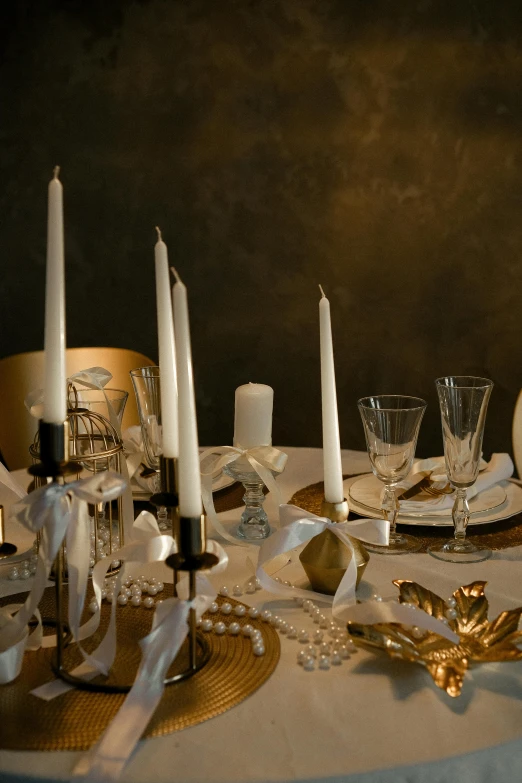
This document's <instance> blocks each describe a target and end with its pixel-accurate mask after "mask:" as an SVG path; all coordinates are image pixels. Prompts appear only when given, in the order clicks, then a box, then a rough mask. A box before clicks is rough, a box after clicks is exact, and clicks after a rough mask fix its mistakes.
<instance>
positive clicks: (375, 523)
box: [256, 504, 390, 617]
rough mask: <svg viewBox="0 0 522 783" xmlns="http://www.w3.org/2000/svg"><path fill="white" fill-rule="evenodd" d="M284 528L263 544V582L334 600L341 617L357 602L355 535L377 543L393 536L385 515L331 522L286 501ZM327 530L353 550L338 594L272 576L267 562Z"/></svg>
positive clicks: (273, 587)
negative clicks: (319, 590) (326, 592)
mask: <svg viewBox="0 0 522 783" xmlns="http://www.w3.org/2000/svg"><path fill="white" fill-rule="evenodd" d="M279 513H280V519H281V525H282V527H281V529H280V530H278V531H276V532H275V533H274V534H273V535H271V536H270V538H267V539H265V540H264V541H263V543H262V544H261V547H260V549H259V557H258V561H257V572H256V575H257V578H258V579H259V581H260V583H261V585H262V586H263V587H264V588H265V590H268V591H269V592H271V593H279V594H283V595H287V596H288V597H292V598H293V597H294V596H302V597H303V598H312V599H313V598H315V599H317V600H320V601H326V602H327V603H332V613H333V614H334V616H336V617H341V615H342V614H343V612H344V610H345V609H347V608H348V607H350V606H352V605H353V604H355V585H356V582H357V566H356V564H355V553H354V548H353V545H352V542H351V541H350V538H349V536H352V538H358V539H360V540H361V541H363V542H364V541H368V542H369V543H373V544H380V545H383V546H385V545H386V544H387V543H388V540H389V532H390V525H389V522H388V521H387V520H385V519H358V520H354V521H352V522H340V523H339V522H330V520H329V519H327V518H326V517H319V516H317V515H316V514H312V513H310V512H309V511H305V510H304V509H302V508H299V507H298V506H293V505H288V504H284V505H281V506H280V507H279ZM323 530H331V532H332V533H333V534H334V535H335V536H337V538H338V539H339V540H340V541H341V542H342V543H343V544H345V545H346V546H347V547H348V549H349V550H350V551H351V553H352V557H351V558H350V562H349V564H348V568H347V569H346V571H345V573H344V576H343V578H342V579H341V583H340V584H339V587H338V588H337V592H336V593H335V595H334V596H333V598H332V596H331V595H325V594H323V593H316V592H314V591H313V590H301V589H298V588H294V587H287V586H285V585H282V584H281V583H280V582H276V581H275V579H272V578H271V577H270V576H268V574H267V573H266V570H265V564H266V563H268V562H269V561H270V560H272V559H273V558H274V557H277V556H278V555H281V554H283V552H289V551H290V550H292V549H295V548H296V547H298V546H300V545H301V544H304V543H306V542H307V541H310V540H311V539H312V538H315V536H318V535H319V533H322V532H323Z"/></svg>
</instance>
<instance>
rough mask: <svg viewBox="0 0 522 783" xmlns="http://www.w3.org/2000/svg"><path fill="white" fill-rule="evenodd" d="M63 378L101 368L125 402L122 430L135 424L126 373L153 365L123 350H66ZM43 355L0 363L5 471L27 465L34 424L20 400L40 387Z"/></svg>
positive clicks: (1, 444) (1, 442) (0, 438)
mask: <svg viewBox="0 0 522 783" xmlns="http://www.w3.org/2000/svg"><path fill="white" fill-rule="evenodd" d="M66 360H67V375H68V376H69V375H72V374H73V373H76V372H79V371H80V370H86V369H87V368H88V367H105V369H107V370H109V372H111V373H112V376H113V377H112V380H111V381H110V382H109V384H108V387H110V388H111V389H124V390H125V391H127V392H128V393H129V399H128V401H127V405H126V408H125V413H124V415H123V424H122V429H124V430H125V429H126V428H127V427H130V426H131V425H132V424H139V423H140V420H139V416H138V411H137V408H136V400H135V397H134V389H133V388H132V381H131V378H130V375H129V373H130V371H131V370H133V369H135V368H136V367H147V366H153V365H154V364H155V362H153V361H152V360H151V359H149V358H148V357H147V356H144V354H142V353H138V352H137V351H130V350H128V349H127V348H68V349H67V354H66ZM43 378H44V352H43V351H32V352H30V353H19V354H16V355H15V356H7V357H6V358H5V359H0V451H1V452H2V456H3V458H4V460H5V462H6V464H7V467H8V468H9V470H17V469H18V468H25V467H27V466H28V465H30V464H31V458H30V456H29V446H30V445H31V443H32V442H33V439H34V436H35V433H36V429H37V423H36V420H35V419H34V418H33V416H31V415H30V413H29V412H28V411H27V409H26V407H25V405H24V399H25V397H26V396H27V394H28V393H29V392H30V391H32V390H33V389H40V388H42V386H43Z"/></svg>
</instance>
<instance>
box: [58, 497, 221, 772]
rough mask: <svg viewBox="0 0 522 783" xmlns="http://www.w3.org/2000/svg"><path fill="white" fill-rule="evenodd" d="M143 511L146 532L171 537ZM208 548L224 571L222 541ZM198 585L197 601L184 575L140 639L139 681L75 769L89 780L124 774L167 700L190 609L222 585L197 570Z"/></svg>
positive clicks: (199, 610) (203, 604)
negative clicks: (163, 700) (175, 595)
mask: <svg viewBox="0 0 522 783" xmlns="http://www.w3.org/2000/svg"><path fill="white" fill-rule="evenodd" d="M140 516H141V517H142V523H143V524H142V526H141V527H142V535H143V536H144V537H145V538H147V536H148V535H150V532H151V531H153V530H154V529H155V530H156V531H157V534H158V535H157V537H158V538H167V536H161V535H160V534H159V530H158V528H157V523H156V520H155V519H154V518H153V517H152V516H151V515H150V514H149V513H148V512H143V513H142V515H140ZM139 519H140V518H139V517H138V520H139ZM138 520H137V521H138ZM145 526H148V529H146V527H145ZM171 541H172V539H171ZM207 552H210V553H212V554H214V555H216V556H217V558H218V562H217V564H216V565H215V566H214V567H213V568H212V569H211V573H212V574H218V573H220V572H222V571H224V570H225V569H226V567H227V565H228V556H227V554H226V552H225V551H224V550H223V549H222V547H221V546H220V545H219V544H218V543H217V542H216V541H210V540H209V541H208V542H207ZM196 588H197V596H196V598H195V599H194V600H193V601H188V600H186V599H187V596H188V577H184V578H183V579H182V580H181V581H180V582H179V583H178V585H177V591H178V595H179V596H180V597H179V598H168V599H166V600H165V601H163V603H161V604H159V605H157V606H156V611H155V614H154V619H153V623H152V630H151V632H150V633H149V634H148V636H146V637H145V638H144V639H142V640H141V641H140V642H139V644H140V647H141V649H142V660H141V664H140V668H139V670H138V674H137V676H136V680H135V682H134V685H133V686H132V688H131V690H130V692H129V694H128V696H127V697H126V699H125V701H124V702H123V704H122V706H121V707H120V709H119V711H118V713H117V714H116V716H115V717H114V719H113V720H112V721H111V723H110V724H109V726H108V727H107V729H106V730H105V732H104V733H103V735H102V737H101V739H100V740H99V741H98V743H97V744H96V745H95V746H94V747H93V748H91V750H90V751H89V752H88V753H87V754H86V755H85V756H84V757H83V758H82V759H80V761H79V763H78V764H77V765H76V767H75V769H74V772H73V775H74V777H75V778H77V777H81V778H83V779H85V781H89V783H95V782H96V783H101V782H102V781H112V780H117V779H118V778H119V776H120V774H121V772H122V770H123V768H124V766H125V764H126V763H127V761H128V760H129V758H130V756H131V755H132V752H133V750H134V748H135V746H136V744H137V743H138V741H139V739H140V737H141V735H142V733H143V731H144V730H145V728H146V726H147V724H148V723H149V721H150V719H151V717H152V715H153V713H154V711H155V709H156V707H157V705H158V704H159V702H160V700H161V697H162V695H163V691H164V688H165V685H164V680H165V677H166V676H167V672H168V669H169V667H170V665H171V663H172V661H173V660H174V658H175V657H176V655H177V654H178V652H179V649H180V647H181V645H182V644H183V641H184V640H185V638H186V636H187V633H188V624H187V618H188V613H189V611H190V609H191V608H192V607H193V608H194V609H195V611H196V617H197V618H198V619H199V618H200V617H201V615H202V614H203V612H204V611H206V609H208V607H209V606H210V604H211V603H212V601H213V600H214V599H215V597H216V591H215V589H214V587H213V586H212V584H211V582H210V580H209V579H208V578H207V577H206V576H205V574H198V575H197V577H196ZM114 603H115V602H114Z"/></svg>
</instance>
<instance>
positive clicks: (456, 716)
mask: <svg viewBox="0 0 522 783" xmlns="http://www.w3.org/2000/svg"><path fill="white" fill-rule="evenodd" d="M286 451H287V453H288V455H289V460H288V466H287V469H286V471H285V473H284V474H283V476H282V477H281V478H280V479H279V483H280V486H281V489H282V493H283V498H284V500H288V499H289V498H290V497H291V495H292V494H293V493H294V492H295V491H296V490H297V489H299V488H301V487H304V486H306V485H307V484H310V483H312V482H315V481H320V480H321V473H322V464H321V451H320V450H317V449H295V448H289V449H286ZM343 469H344V472H345V473H355V472H364V471H366V470H367V469H368V462H367V458H366V456H365V455H364V454H361V453H357V452H353V451H352V452H350V451H345V452H343ZM0 498H2V493H1V491H0ZM3 499H4V502H5V503H6V505H7V504H8V502H9V500H10V498H8V497H4V498H3ZM266 508H267V510H268V511H269V513H271V514H272V516H273V514H274V513H275V510H274V508H273V506H271V502H270V499H267V503H266ZM240 513H241V510H240V509H238V510H235V511H232V512H226V513H224V514H222V515H221V519H222V520H223V522H224V523H225V524H227V525H228V524H230V525H231V526H232V525H233V524H234V523H237V521H238V519H239V516H240ZM8 532H11V535H14V534H15V533H16V534H18V532H17V531H15V530H13V528H12V527H11V530H9V526H8ZM227 550H228V553H229V556H230V566H229V571H228V572H227V573H226V574H225V575H224V576H221V577H220V578H219V582H218V585H217V586H219V585H221V584H228V585H229V586H232V585H233V584H235V583H239V582H242V581H244V579H245V577H246V576H247V566H246V558H247V556H248V555H250V557H253V558H254V560H255V556H256V547H255V546H252V547H248V548H246V547H238V546H233V545H230V546H229V545H227ZM521 559H522V547H517V548H514V549H508V550H505V551H502V552H495V553H494V555H493V558H492V559H491V560H490V561H488V562H486V563H477V564H473V565H453V564H445V563H441V562H439V561H436V560H433V559H432V558H430V557H429V556H428V555H403V556H398V557H386V556H382V555H372V556H371V560H370V563H369V565H368V567H367V569H366V573H365V577H364V580H363V583H362V585H361V587H360V595H361V597H362V598H365V597H368V596H370V595H371V594H372V593H373V592H379V593H380V594H381V595H383V596H391V595H395V594H396V590H395V588H394V586H393V585H392V584H391V581H392V579H397V578H405V579H415V580H418V581H419V582H421V583H422V584H423V585H425V586H427V587H430V588H432V589H433V590H435V591H437V592H438V593H439V594H441V595H442V596H447V595H449V594H450V593H451V592H452V591H453V590H454V589H455V588H456V587H458V586H459V585H461V584H466V583H468V582H471V581H473V580H475V579H487V580H488V582H489V584H488V588H487V595H488V597H489V600H490V615H491V616H494V615H496V614H497V613H498V612H499V611H501V610H502V609H507V608H513V607H515V606H519V605H521V604H522V564H521ZM289 568H290V570H291V569H292V568H295V567H294V566H290V567H289ZM1 573H2V572H0V574H1ZM166 573H167V569H165V574H166ZM288 578H292V574H291V573H289V575H288ZM22 586H23V583H22V582H15V583H12V582H9V581H8V580H7V579H5V571H4V578H0V594H2V595H6V594H8V593H12V592H15V591H17V590H19V589H20V587H22ZM242 600H244V601H245V602H246V603H252V604H256V605H258V606H261V605H264V606H266V607H268V608H270V607H272V608H276V609H277V612H278V614H280V615H281V616H284V618H285V619H289V620H291V622H292V624H293V625H296V626H297V627H298V628H303V627H308V628H309V629H310V630H311V629H312V628H314V629H315V628H317V626H312V624H311V620H310V619H309V618H308V617H307V616H306V615H304V614H303V612H302V610H300V609H298V608H297V607H296V606H295V605H293V604H292V603H289V602H286V601H284V602H283V601H278V600H277V597H276V596H271V595H268V594H266V593H264V592H258V593H256V594H255V595H254V596H250V595H245V596H243V598H242ZM281 648H282V655H281V661H280V664H279V666H278V668H277V669H276V671H275V673H274V674H273V675H272V677H271V678H270V679H269V680H268V681H267V682H266V683H265V684H264V685H263V686H262V687H261V688H260V689H259V690H258V691H257V692H256V693H254V694H253V695H252V696H250V697H249V698H248V699H246V700H245V701H244V702H242V703H241V704H239V705H238V706H236V707H234V708H233V709H232V710H230V711H229V712H227V713H225V714H224V715H221V716H219V717H217V718H214V719H213V720H210V721H207V722H206V723H202V724H200V725H199V726H195V727H193V728H189V729H186V730H184V731H182V732H178V733H176V734H173V735H170V736H167V737H161V738H157V739H150V740H146V741H143V742H142V743H141V744H140V746H139V748H138V750H137V752H136V753H135V755H134V757H133V759H132V761H131V762H130V764H129V766H128V768H127V770H126V771H125V773H124V778H123V779H124V780H126V781H136V782H137V783H138V782H139V783H149V781H152V780H154V781H155V782H156V783H163V781H165V783H166V782H167V781H169V782H170V781H173V780H175V781H183V783H209V782H210V781H211V782H212V783H236V782H237V783H261V781H294V780H295V781H305V780H312V781H325V780H329V781H332V782H333V781H341V780H342V781H350V783H355V781H357V783H359V781H360V782H361V783H363V781H364V783H370V781H371V783H384V782H386V783H401V781H404V782H405V783H406V781H408V783H412V782H413V781H414V782H415V783H417V782H418V783H424V781H429V782H430V783H443V782H444V783H446V782H447V781H455V782H456V783H457V781H458V783H464V782H466V781H473V783H475V782H476V781H484V783H485V782H486V781H488V783H504V782H505V783H508V782H509V783H514V781H519V780H522V662H520V663H510V664H491V665H488V666H482V667H480V668H477V669H475V670H474V671H473V673H472V674H471V675H469V674H468V676H467V678H466V682H465V685H464V689H463V693H462V695H461V697H460V698H458V699H450V698H449V697H448V696H446V695H445V694H444V693H443V692H442V691H440V690H439V689H438V688H436V687H435V686H434V685H433V683H432V681H431V678H430V676H429V675H428V674H427V672H425V671H424V670H423V669H422V668H421V667H416V666H413V665H408V664H405V663H402V662H397V661H391V660H387V659H384V658H382V657H377V656H374V655H372V654H371V653H366V652H364V651H358V652H357V653H356V654H355V655H354V656H353V657H352V658H351V660H349V661H345V662H343V665H342V666H341V667H339V668H338V669H337V668H332V669H330V670H329V671H314V672H305V671H304V670H303V669H302V668H301V667H299V666H297V664H296V655H297V652H298V651H299V649H301V647H300V645H299V644H298V643H297V642H296V641H293V640H289V639H286V638H284V637H281ZM31 699H32V697H31ZM0 705H1V689H0ZM37 707H38V702H37V700H36V699H34V700H32V703H31V705H28V711H29V710H30V709H37ZM2 720H4V721H5V720H9V716H8V715H6V714H3V715H2ZM78 756H79V754H78V753H70V752H67V753H34V752H33V753H29V752H27V753H21V752H13V751H1V752H0V780H1V781H2V783H10V782H11V781H13V783H14V782H15V781H17V782H20V781H23V780H46V781H48V780H63V779H67V778H68V775H69V773H70V770H71V769H72V768H73V766H74V762H75V760H76V759H77V758H78Z"/></svg>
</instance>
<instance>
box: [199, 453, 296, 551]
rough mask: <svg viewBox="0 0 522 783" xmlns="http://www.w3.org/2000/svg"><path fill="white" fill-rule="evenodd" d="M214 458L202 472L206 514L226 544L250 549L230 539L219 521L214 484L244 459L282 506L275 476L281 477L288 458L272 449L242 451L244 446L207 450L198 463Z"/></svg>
mask: <svg viewBox="0 0 522 783" xmlns="http://www.w3.org/2000/svg"><path fill="white" fill-rule="evenodd" d="M212 456H213V457H214V459H213V460H211V461H209V464H208V465H206V466H205V470H202V471H201V479H202V481H201V496H202V499H203V506H204V507H205V512H206V514H207V517H208V519H209V520H210V522H211V523H212V526H213V528H214V530H215V531H216V533H218V534H219V535H220V536H222V538H224V539H225V540H226V541H230V542H231V543H232V544H240V545H243V546H248V542H244V541H240V540H239V539H237V538H234V536H231V535H230V533H228V532H227V531H226V530H225V528H224V527H223V525H222V524H221V522H220V521H219V519H218V515H217V514H216V509H215V507H214V498H213V496H212V482H213V480H214V479H215V478H217V477H218V476H220V475H221V473H222V471H223V468H224V467H225V465H230V464H232V463H233V462H236V461H237V460H239V459H241V458H245V459H246V460H247V461H248V463H249V464H250V467H251V468H252V470H253V471H254V472H255V473H257V475H258V476H259V478H260V479H261V481H262V482H263V483H264V484H265V485H266V486H267V487H268V490H269V491H270V492H271V493H272V494H273V495H274V498H275V502H276V504H277V505H278V506H280V505H281V493H280V491H279V487H278V486H277V483H276V481H275V479H274V477H273V475H272V472H274V473H282V472H283V470H284V469H285V465H286V461H287V459H288V456H287V455H286V454H285V453H284V452H283V451H279V450H278V449H275V448H274V447H273V446H256V447H255V448H252V449H243V448H242V447H241V446H237V447H236V446H216V447H215V448H212V449H207V450H206V451H204V452H203V453H202V454H200V455H199V461H200V463H203V462H204V461H205V460H207V459H208V458H209V457H212Z"/></svg>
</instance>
